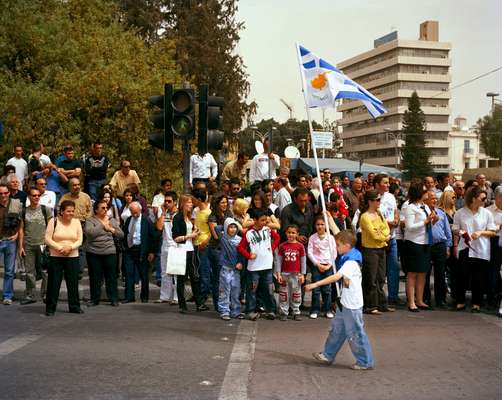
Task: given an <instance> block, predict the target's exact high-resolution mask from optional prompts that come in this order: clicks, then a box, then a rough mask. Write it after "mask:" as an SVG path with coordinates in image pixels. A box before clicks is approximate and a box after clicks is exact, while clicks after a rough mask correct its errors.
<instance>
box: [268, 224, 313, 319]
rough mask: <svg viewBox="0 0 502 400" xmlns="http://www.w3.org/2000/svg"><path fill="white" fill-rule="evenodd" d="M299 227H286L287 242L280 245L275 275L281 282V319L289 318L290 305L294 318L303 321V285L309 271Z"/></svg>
mask: <svg viewBox="0 0 502 400" xmlns="http://www.w3.org/2000/svg"><path fill="white" fill-rule="evenodd" d="M298 232H299V229H298V227H297V226H296V225H289V226H288V227H287V228H286V237H287V238H288V241H287V242H284V243H282V244H281V245H280V246H279V251H278V252H277V258H276V263H275V268H274V270H275V271H274V275H275V277H276V279H277V281H278V282H279V284H280V290H279V312H280V320H281V321H286V320H287V319H288V313H289V307H291V309H292V310H293V319H294V320H295V321H301V317H300V304H301V302H302V290H301V285H302V284H303V282H304V281H305V274H306V272H307V257H306V255H305V248H304V247H303V245H302V244H301V243H300V242H298V241H297V237H298Z"/></svg>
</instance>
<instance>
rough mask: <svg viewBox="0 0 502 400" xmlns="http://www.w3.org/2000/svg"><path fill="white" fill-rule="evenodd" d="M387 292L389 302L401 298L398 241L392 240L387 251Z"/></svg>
mask: <svg viewBox="0 0 502 400" xmlns="http://www.w3.org/2000/svg"><path fill="white" fill-rule="evenodd" d="M387 292H388V299H389V301H396V300H397V299H398V298H399V261H398V259H397V242H396V239H391V240H390V242H389V249H388V250H387Z"/></svg>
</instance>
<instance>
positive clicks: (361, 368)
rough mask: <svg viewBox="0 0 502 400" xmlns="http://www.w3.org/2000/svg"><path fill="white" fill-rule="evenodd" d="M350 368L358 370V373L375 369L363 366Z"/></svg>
mask: <svg viewBox="0 0 502 400" xmlns="http://www.w3.org/2000/svg"><path fill="white" fill-rule="evenodd" d="M350 368H352V369H353V370H356V371H367V370H370V369H373V367H363V366H362V365H359V364H354V365H353V366H352V367H350Z"/></svg>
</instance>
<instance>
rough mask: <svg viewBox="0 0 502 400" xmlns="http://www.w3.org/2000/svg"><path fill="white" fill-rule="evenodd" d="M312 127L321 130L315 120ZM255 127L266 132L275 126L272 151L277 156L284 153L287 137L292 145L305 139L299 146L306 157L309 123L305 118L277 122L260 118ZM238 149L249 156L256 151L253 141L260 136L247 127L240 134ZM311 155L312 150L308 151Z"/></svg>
mask: <svg viewBox="0 0 502 400" xmlns="http://www.w3.org/2000/svg"><path fill="white" fill-rule="evenodd" d="M312 125H313V127H314V129H318V130H322V126H321V125H320V124H318V123H317V122H315V121H312ZM256 128H257V129H258V131H259V132H260V133H262V134H267V133H268V132H270V130H271V129H272V128H276V130H275V132H274V134H273V143H272V146H273V151H274V153H276V154H278V155H279V156H281V157H282V156H283V155H284V149H285V148H286V147H287V146H288V144H289V143H288V139H292V140H291V142H292V144H293V145H295V146H296V145H298V144H299V143H302V141H301V140H302V139H305V141H304V142H303V143H304V144H303V146H301V147H300V148H299V150H300V154H301V156H302V157H307V143H308V142H309V141H310V139H309V135H310V132H309V123H308V121H307V120H303V121H298V120H296V119H289V120H287V121H286V122H284V123H282V124H281V123H279V122H277V121H276V120H274V119H273V118H270V119H266V120H265V119H262V120H261V121H260V122H258V123H257V124H256ZM240 138H241V139H240V140H239V145H240V151H243V152H244V153H246V154H248V155H250V156H251V157H252V156H253V155H254V154H255V153H256V151H255V148H254V143H255V141H256V140H260V137H259V136H258V135H256V134H253V130H252V129H251V128H247V129H245V130H244V131H242V132H241V134H240ZM310 156H311V157H312V152H310Z"/></svg>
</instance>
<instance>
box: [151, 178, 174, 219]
mask: <svg viewBox="0 0 502 400" xmlns="http://www.w3.org/2000/svg"><path fill="white" fill-rule="evenodd" d="M160 188H161V189H162V191H161V192H160V193H157V194H156V195H155V196H153V200H152V207H153V214H154V215H155V216H157V211H158V209H159V208H160V207H162V206H163V205H164V196H165V194H166V193H167V192H170V191H171V190H172V189H173V181H171V179H169V178H166V179H162V180H161V181H160Z"/></svg>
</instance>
